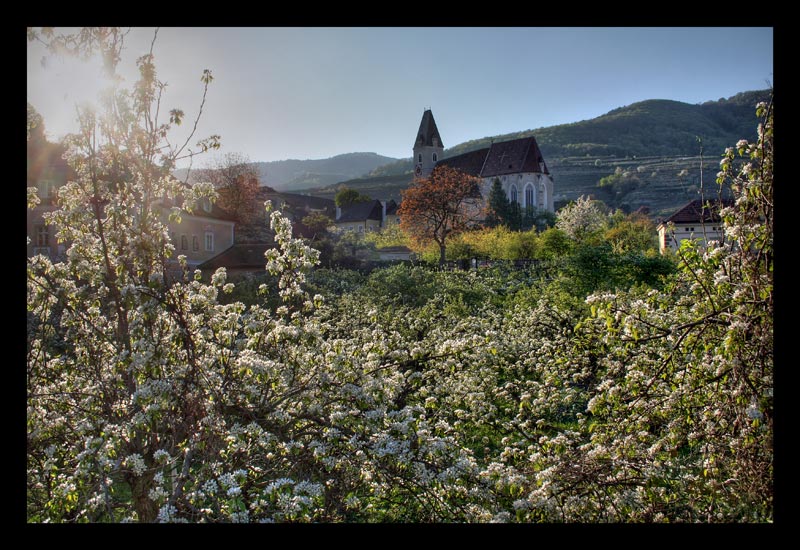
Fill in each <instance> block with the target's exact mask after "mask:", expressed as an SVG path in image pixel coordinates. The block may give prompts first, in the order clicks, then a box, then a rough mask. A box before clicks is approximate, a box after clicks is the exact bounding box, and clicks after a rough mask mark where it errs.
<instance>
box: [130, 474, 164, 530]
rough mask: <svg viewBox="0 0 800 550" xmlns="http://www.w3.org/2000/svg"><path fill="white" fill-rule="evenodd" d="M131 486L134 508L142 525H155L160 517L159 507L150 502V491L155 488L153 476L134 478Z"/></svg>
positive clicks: (144, 475)
mask: <svg viewBox="0 0 800 550" xmlns="http://www.w3.org/2000/svg"><path fill="white" fill-rule="evenodd" d="M130 484H131V497H132V498H133V507H134V509H135V510H136V515H137V516H138V517H139V522H140V523H153V522H154V521H155V520H156V518H157V517H158V506H157V505H156V503H155V502H153V501H152V500H150V495H149V493H150V489H152V488H153V474H151V473H145V474H143V475H141V476H133V479H132V480H131V482H130Z"/></svg>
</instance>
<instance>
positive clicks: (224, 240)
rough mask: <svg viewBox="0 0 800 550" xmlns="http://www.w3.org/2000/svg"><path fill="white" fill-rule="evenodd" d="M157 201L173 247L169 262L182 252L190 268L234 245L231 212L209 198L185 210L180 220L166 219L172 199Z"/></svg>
mask: <svg viewBox="0 0 800 550" xmlns="http://www.w3.org/2000/svg"><path fill="white" fill-rule="evenodd" d="M159 205H160V206H161V209H162V218H163V221H164V222H165V223H167V225H168V227H169V236H170V241H171V242H172V245H173V246H174V247H175V252H174V254H173V256H172V258H171V261H172V262H176V261H177V257H178V256H179V255H184V256H186V263H187V265H188V266H189V268H190V269H196V268H198V266H199V265H200V264H201V263H203V262H206V261H208V260H210V259H211V258H214V257H215V256H217V255H219V254H220V253H221V252H223V251H225V250H227V249H228V248H230V247H231V246H233V242H234V229H235V222H234V219H233V216H232V215H231V214H229V213H228V212H227V211H225V210H223V209H222V208H220V207H219V206H217V205H216V204H212V203H211V201H209V200H203V201H202V203H201V205H200V208H198V209H194V210H193V212H192V213H189V212H188V211H186V210H184V211H183V212H182V213H181V222H180V223H177V222H174V221H173V222H170V221H168V220H169V211H170V208H171V206H172V202H171V201H169V200H164V201H160V204H159Z"/></svg>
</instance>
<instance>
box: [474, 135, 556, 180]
mask: <svg viewBox="0 0 800 550" xmlns="http://www.w3.org/2000/svg"><path fill="white" fill-rule="evenodd" d="M518 172H541V173H543V174H547V173H549V172H548V171H547V166H546V165H545V164H544V158H543V157H542V153H541V151H539V145H538V144H537V143H536V138H534V137H533V136H530V137H526V138H520V139H512V140H511V141H501V142H499V143H493V144H492V146H491V147H490V148H489V154H488V155H487V156H486V162H485V163H484V164H483V169H482V170H481V177H484V178H486V177H491V176H499V175H503V174H516V173H518Z"/></svg>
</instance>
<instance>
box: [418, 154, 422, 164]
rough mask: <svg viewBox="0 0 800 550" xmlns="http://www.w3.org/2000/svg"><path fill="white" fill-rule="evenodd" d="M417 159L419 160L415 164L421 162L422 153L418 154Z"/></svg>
mask: <svg viewBox="0 0 800 550" xmlns="http://www.w3.org/2000/svg"><path fill="white" fill-rule="evenodd" d="M418 159H419V160H418V161H417V162H422V153H420V154H419V157H418Z"/></svg>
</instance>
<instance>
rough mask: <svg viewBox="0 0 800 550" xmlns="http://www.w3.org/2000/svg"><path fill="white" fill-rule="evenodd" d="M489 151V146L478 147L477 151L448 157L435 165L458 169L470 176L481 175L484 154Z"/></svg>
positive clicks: (484, 159) (484, 158) (484, 160)
mask: <svg viewBox="0 0 800 550" xmlns="http://www.w3.org/2000/svg"><path fill="white" fill-rule="evenodd" d="M488 153H489V148H488V147H485V148H483V149H478V150H477V151H470V152H468V153H463V154H461V155H457V156H455V157H448V158H446V159H442V160H440V161H439V162H438V163H436V165H437V166H441V165H445V166H449V167H450V168H454V169H456V170H460V171H462V172H464V173H465V174H469V175H470V176H478V177H480V175H481V169H482V168H483V163H484V162H486V155H487V154H488Z"/></svg>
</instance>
